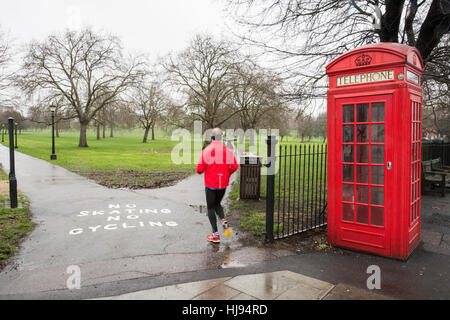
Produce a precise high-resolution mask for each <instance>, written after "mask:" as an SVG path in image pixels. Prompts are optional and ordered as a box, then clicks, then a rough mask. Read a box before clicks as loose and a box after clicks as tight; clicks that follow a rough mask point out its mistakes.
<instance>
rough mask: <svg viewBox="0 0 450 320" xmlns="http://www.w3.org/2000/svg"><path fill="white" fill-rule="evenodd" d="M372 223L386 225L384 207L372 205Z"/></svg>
mask: <svg viewBox="0 0 450 320" xmlns="http://www.w3.org/2000/svg"><path fill="white" fill-rule="evenodd" d="M370 224H372V225H374V226H381V227H382V226H384V209H383V208H377V207H371V208H370Z"/></svg>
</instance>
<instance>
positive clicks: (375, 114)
mask: <svg viewBox="0 0 450 320" xmlns="http://www.w3.org/2000/svg"><path fill="white" fill-rule="evenodd" d="M372 122H384V102H376V103H372Z"/></svg>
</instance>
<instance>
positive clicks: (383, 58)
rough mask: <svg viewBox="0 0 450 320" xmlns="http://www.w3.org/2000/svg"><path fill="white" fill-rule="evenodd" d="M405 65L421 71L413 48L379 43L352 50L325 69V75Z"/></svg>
mask: <svg viewBox="0 0 450 320" xmlns="http://www.w3.org/2000/svg"><path fill="white" fill-rule="evenodd" d="M396 63H405V64H408V65H410V66H411V67H413V68H415V69H417V70H420V71H423V68H424V67H423V61H422V57H421V56H420V53H419V50H417V48H415V47H411V46H407V45H405V44H400V43H395V42H381V43H376V44H369V45H365V46H362V47H359V48H356V49H353V50H351V51H349V52H347V53H345V54H343V55H342V56H340V57H338V58H337V59H335V60H333V61H332V62H331V63H329V64H328V65H327V67H326V70H327V74H331V73H336V72H341V71H344V70H350V69H355V70H357V69H364V68H371V67H377V66H382V65H388V64H396Z"/></svg>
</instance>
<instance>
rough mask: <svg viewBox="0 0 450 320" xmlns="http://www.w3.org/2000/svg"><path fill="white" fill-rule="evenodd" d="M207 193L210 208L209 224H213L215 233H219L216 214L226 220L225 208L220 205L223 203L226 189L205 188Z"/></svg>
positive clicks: (207, 202) (207, 204)
mask: <svg viewBox="0 0 450 320" xmlns="http://www.w3.org/2000/svg"><path fill="white" fill-rule="evenodd" d="M205 192H206V206H207V208H208V218H209V222H211V227H212V230H213V232H217V219H216V213H217V215H218V216H219V218H220V219H224V218H225V215H224V213H223V208H222V206H221V205H220V202H221V201H222V198H223V196H224V195H225V189H216V190H212V189H208V188H205Z"/></svg>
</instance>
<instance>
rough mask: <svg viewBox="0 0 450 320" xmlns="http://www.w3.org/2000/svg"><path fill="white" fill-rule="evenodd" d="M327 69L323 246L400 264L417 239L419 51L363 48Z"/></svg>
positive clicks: (387, 45)
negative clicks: (325, 240) (325, 236)
mask: <svg viewBox="0 0 450 320" xmlns="http://www.w3.org/2000/svg"><path fill="white" fill-rule="evenodd" d="M326 70H327V74H328V76H329V81H330V86H329V90H328V241H329V242H330V243H332V244H335V245H338V246H342V247H347V248H352V249H357V250H361V251H367V252H372V253H375V254H380V255H383V256H389V257H395V258H400V259H406V258H407V257H408V256H409V254H410V253H411V252H412V250H413V249H414V248H415V247H416V246H417V244H418V243H419V240H420V176H421V140H422V134H421V132H422V125H421V122H422V89H421V87H420V78H421V75H422V71H423V62H422V59H421V56H420V53H419V52H418V50H417V49H416V48H414V47H409V46H406V45H401V44H397V43H379V44H374V45H367V46H364V47H361V48H358V49H355V50H352V51H350V52H348V53H346V54H344V55H342V56H341V57H339V58H337V59H336V60H334V61H333V62H331V63H330V64H329V65H328V66H327V68H326Z"/></svg>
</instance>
